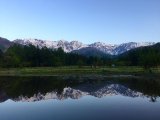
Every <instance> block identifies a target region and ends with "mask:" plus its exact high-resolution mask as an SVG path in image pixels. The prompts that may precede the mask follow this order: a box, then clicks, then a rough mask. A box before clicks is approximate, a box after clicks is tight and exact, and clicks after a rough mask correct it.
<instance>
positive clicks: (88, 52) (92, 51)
mask: <svg viewBox="0 0 160 120" xmlns="http://www.w3.org/2000/svg"><path fill="white" fill-rule="evenodd" d="M72 53H77V54H79V55H84V56H88V57H90V56H97V57H107V56H109V55H108V54H106V53H104V52H102V51H100V50H98V49H97V48H93V47H86V48H81V49H79V50H74V51H72Z"/></svg>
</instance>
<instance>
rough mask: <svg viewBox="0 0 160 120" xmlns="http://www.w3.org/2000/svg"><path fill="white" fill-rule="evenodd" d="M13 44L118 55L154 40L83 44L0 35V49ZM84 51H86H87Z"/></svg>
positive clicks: (152, 43)
mask: <svg viewBox="0 0 160 120" xmlns="http://www.w3.org/2000/svg"><path fill="white" fill-rule="evenodd" d="M13 44H20V45H29V44H32V45H34V46H38V47H39V48H42V47H47V48H50V49H58V48H60V47H61V48H62V49H63V50H64V51H65V52H66V53H69V52H73V51H76V52H77V53H81V52H82V51H84V49H86V50H87V51H92V49H94V51H95V50H97V52H96V53H100V52H101V53H102V54H103V53H104V54H107V55H119V54H122V53H124V52H127V51H129V50H131V49H135V48H138V47H144V46H151V45H154V44H156V43H155V42H128V43H122V44H119V45H116V44H107V43H104V42H94V43H91V44H84V43H82V42H79V41H76V40H74V41H71V42H69V41H66V40H58V41H49V40H40V39H16V40H13V41H9V40H8V39H6V38H2V37H0V49H1V50H3V51H5V50H6V49H7V48H9V47H10V46H11V45H13ZM89 48H90V49H89ZM87 51H86V52H87Z"/></svg>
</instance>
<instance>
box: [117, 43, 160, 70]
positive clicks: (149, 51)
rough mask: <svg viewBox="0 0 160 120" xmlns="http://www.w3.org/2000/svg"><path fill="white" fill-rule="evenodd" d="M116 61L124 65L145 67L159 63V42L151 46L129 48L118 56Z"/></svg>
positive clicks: (156, 65) (155, 65)
mask: <svg viewBox="0 0 160 120" xmlns="http://www.w3.org/2000/svg"><path fill="white" fill-rule="evenodd" d="M117 61H119V62H123V63H124V65H131V66H143V67H144V68H145V69H149V68H151V67H158V66H159V65H160V43H157V44H156V45H153V46H148V47H141V48H137V49H134V50H130V51H128V52H126V53H124V54H122V55H120V56H118V59H117Z"/></svg>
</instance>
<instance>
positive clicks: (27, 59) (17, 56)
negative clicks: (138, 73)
mask: <svg viewBox="0 0 160 120" xmlns="http://www.w3.org/2000/svg"><path fill="white" fill-rule="evenodd" d="M1 53H2V52H1ZM0 57H1V67H7V68H10V67H47V66H71V65H77V66H79V67H81V66H83V65H89V66H90V65H95V66H100V65H104V64H103V63H106V60H107V59H106V58H99V57H86V56H83V55H78V54H76V53H65V52H64V51H63V49H62V48H58V49H57V50H52V49H48V48H46V47H43V48H39V47H35V46H33V45H29V46H22V45H18V44H14V45H13V46H11V47H10V48H8V50H7V51H6V52H5V53H4V54H3V55H1V54H0Z"/></svg>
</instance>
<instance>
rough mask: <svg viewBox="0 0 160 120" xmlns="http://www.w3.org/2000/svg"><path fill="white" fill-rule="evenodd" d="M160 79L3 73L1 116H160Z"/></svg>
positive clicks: (22, 119) (9, 119)
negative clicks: (5, 74)
mask: <svg viewBox="0 0 160 120" xmlns="http://www.w3.org/2000/svg"><path fill="white" fill-rule="evenodd" d="M159 96H160V80H159V79H158V78H156V79H138V78H127V79H126V78H122V79H117V78H114V79H111V78H101V77H97V78H96V77H93V78H88V77H85V78H83V77H79V76H74V77H68V76H67V77H66V76H63V77H1V79H0V117H1V120H53V119H55V120H89V119H90V120H106V119H109V120H121V119H124V120H159V119H160V114H159V111H160V98H159Z"/></svg>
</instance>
